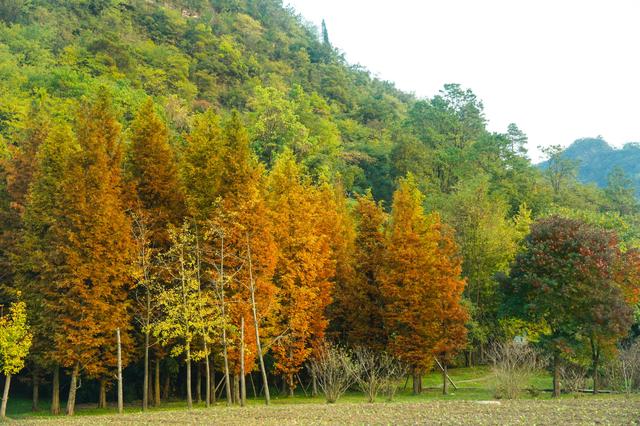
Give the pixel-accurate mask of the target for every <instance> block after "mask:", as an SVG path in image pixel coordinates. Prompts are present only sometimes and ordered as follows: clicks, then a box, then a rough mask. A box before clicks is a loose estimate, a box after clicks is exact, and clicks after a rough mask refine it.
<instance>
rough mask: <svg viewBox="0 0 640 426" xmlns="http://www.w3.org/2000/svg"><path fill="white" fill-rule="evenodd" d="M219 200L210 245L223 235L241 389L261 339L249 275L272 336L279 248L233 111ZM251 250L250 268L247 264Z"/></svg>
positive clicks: (259, 174)
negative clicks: (242, 372) (242, 351)
mask: <svg viewBox="0 0 640 426" xmlns="http://www.w3.org/2000/svg"><path fill="white" fill-rule="evenodd" d="M222 140H223V143H224V148H223V149H221V150H220V151H219V152H220V153H221V154H222V158H220V159H219V164H221V165H222V166H223V168H222V170H221V179H220V187H219V192H218V196H219V199H218V202H217V203H216V206H215V209H214V211H213V213H212V218H211V227H212V228H213V231H214V232H211V236H212V241H210V242H209V243H210V244H211V245H212V246H214V247H215V246H218V245H219V244H220V242H221V241H220V239H221V236H222V235H223V236H224V245H225V252H226V259H225V268H226V269H227V271H226V272H225V275H226V276H229V277H232V278H231V279H230V281H229V283H228V287H227V289H226V292H227V294H226V297H227V302H228V305H229V310H228V318H229V325H230V328H231V329H232V331H233V334H232V338H231V339H230V342H229V343H230V344H229V347H228V349H229V352H228V356H229V363H230V369H231V370H232V372H233V374H234V376H235V378H236V380H235V387H234V390H236V391H237V392H236V394H237V393H238V391H239V388H238V385H239V380H240V373H241V371H240V366H241V363H240V353H241V345H243V346H244V366H245V372H248V371H251V370H253V369H254V367H255V363H256V359H257V340H256V330H255V326H254V324H255V321H254V318H253V310H252V303H251V302H252V300H251V294H250V291H251V281H250V280H251V278H253V284H254V285H255V292H254V295H255V299H254V300H255V304H256V316H257V320H258V323H259V328H260V330H258V331H259V332H260V335H261V336H264V337H268V336H269V335H270V334H272V330H271V329H270V327H269V324H270V323H271V319H272V318H271V317H272V314H273V311H274V308H275V296H276V288H275V286H274V284H273V281H272V277H273V272H274V268H275V262H276V254H277V247H276V246H275V241H274V238H273V233H272V228H271V222H270V220H269V214H268V211H267V207H266V203H265V199H264V179H263V175H264V172H263V170H264V169H263V167H262V166H261V165H260V164H259V163H258V161H257V159H256V158H255V157H254V155H253V153H252V152H251V147H250V144H249V136H248V134H247V131H246V129H245V128H244V126H243V124H242V122H241V119H240V116H239V114H237V113H234V114H232V116H231V118H230V119H229V120H228V121H227V122H226V123H225V126H224V129H223V136H222ZM248 250H250V251H251V270H250V267H249V264H248ZM242 319H244V327H245V330H244V342H241V341H240V325H241V321H242Z"/></svg>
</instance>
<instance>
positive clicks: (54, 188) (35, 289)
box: [17, 125, 78, 414]
mask: <svg viewBox="0 0 640 426" xmlns="http://www.w3.org/2000/svg"><path fill="white" fill-rule="evenodd" d="M76 149H78V148H77V145H76V144H75V138H74V135H73V132H72V130H71V128H70V127H69V126H63V125H60V126H56V127H54V128H53V129H52V130H51V134H50V135H49V136H48V137H47V138H46V139H45V140H44V141H43V143H42V144H41V146H40V147H39V148H38V153H37V167H36V171H35V173H34V177H33V183H32V185H31V187H30V190H29V193H28V196H27V203H26V207H25V212H24V216H23V226H24V230H23V232H22V233H21V238H20V241H19V244H18V248H17V251H18V257H17V259H18V260H19V261H18V262H17V275H18V277H17V280H18V283H19V285H20V287H21V288H23V289H24V291H25V293H24V295H25V301H26V303H27V307H28V309H27V311H28V314H29V322H30V323H31V325H32V327H33V334H34V350H35V352H36V353H38V354H39V356H40V357H41V358H42V364H44V365H49V366H51V367H52V369H53V383H52V384H53V389H52V402H51V412H52V414H59V412H60V395H59V393H60V389H59V376H60V374H59V373H60V367H59V365H60V364H61V360H60V359H59V358H58V357H57V356H56V348H55V344H54V336H56V335H58V334H60V333H62V323H61V318H60V316H59V315H58V313H57V312H56V309H55V308H56V306H57V304H56V303H55V301H54V300H51V299H53V297H56V295H57V292H56V293H55V294H53V295H51V298H50V297H48V296H49V292H50V291H51V290H52V288H51V287H52V286H51V284H50V283H53V285H54V286H55V285H56V284H55V283H57V282H58V281H59V280H61V279H62V277H63V276H64V275H65V274H66V272H65V268H64V267H63V266H62V265H60V266H56V263H54V262H53V260H54V259H57V258H62V257H63V256H64V246H63V245H62V244H60V238H61V236H62V235H63V232H64V230H65V227H66V224H67V219H66V218H67V211H68V210H67V209H68V207H69V204H68V203H66V200H65V194H64V192H63V182H64V179H65V176H66V173H67V170H68V168H69V162H70V161H71V158H72V154H73V152H74V150H76Z"/></svg>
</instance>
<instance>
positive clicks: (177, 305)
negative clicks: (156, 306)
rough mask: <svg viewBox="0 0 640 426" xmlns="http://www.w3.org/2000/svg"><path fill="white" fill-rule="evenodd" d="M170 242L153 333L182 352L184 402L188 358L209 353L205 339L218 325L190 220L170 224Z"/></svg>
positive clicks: (174, 352) (189, 399) (190, 402)
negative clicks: (198, 343)
mask: <svg viewBox="0 0 640 426" xmlns="http://www.w3.org/2000/svg"><path fill="white" fill-rule="evenodd" d="M169 237H170V241H171V246H170V248H169V250H168V251H167V252H166V253H164V254H163V258H164V264H165V271H166V273H167V274H168V275H169V276H170V277H171V282H170V285H169V287H168V288H166V289H165V290H164V291H163V292H162V293H160V295H159V303H160V306H161V307H162V313H163V315H162V316H161V317H159V318H158V320H157V321H156V322H155V324H154V325H153V333H154V335H155V336H156V337H158V338H159V339H160V341H161V342H162V343H163V344H165V345H166V344H169V343H171V345H172V346H171V354H172V355H173V356H180V355H184V357H185V364H186V367H187V371H186V374H187V404H188V407H189V409H191V408H192V406H193V399H192V396H191V391H192V386H191V362H192V361H197V360H199V359H202V358H204V357H206V356H208V353H207V350H206V348H207V346H206V342H207V341H209V342H210V341H211V338H212V336H214V335H215V333H216V332H217V328H218V327H219V314H218V311H217V309H216V306H215V304H214V302H213V300H214V295H213V294H211V292H210V291H203V288H202V284H201V281H200V271H199V268H200V258H201V253H200V248H199V245H198V240H197V235H196V234H195V232H194V231H193V230H192V226H191V224H190V222H189V220H185V222H184V224H183V225H182V227H181V228H179V229H176V228H171V229H170V232H169ZM199 339H201V340H203V341H204V342H205V345H204V348H205V349H203V350H197V349H196V348H195V342H196V341H197V340H199Z"/></svg>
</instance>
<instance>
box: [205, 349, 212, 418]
mask: <svg viewBox="0 0 640 426" xmlns="http://www.w3.org/2000/svg"><path fill="white" fill-rule="evenodd" d="M204 353H205V357H204V374H205V379H204V385H205V390H204V398H205V401H204V406H205V407H209V405H210V404H211V371H210V370H211V367H209V351H208V349H207V345H206V344H205V351H204Z"/></svg>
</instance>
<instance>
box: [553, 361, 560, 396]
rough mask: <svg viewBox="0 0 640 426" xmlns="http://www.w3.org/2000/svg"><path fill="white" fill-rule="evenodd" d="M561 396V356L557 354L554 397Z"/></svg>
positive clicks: (554, 368) (554, 362)
mask: <svg viewBox="0 0 640 426" xmlns="http://www.w3.org/2000/svg"><path fill="white" fill-rule="evenodd" d="M559 396H560V356H559V354H558V353H557V352H556V353H554V354H553V397H554V398H557V397H559Z"/></svg>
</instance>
